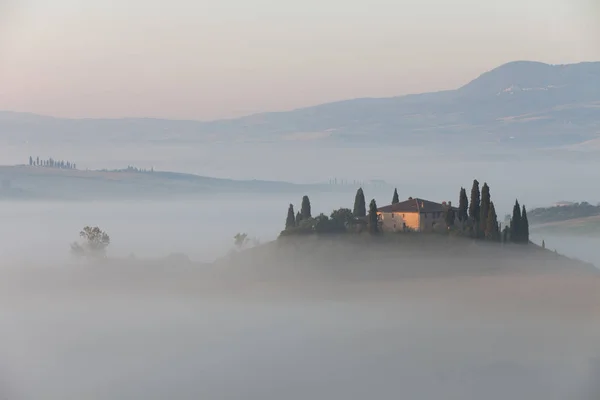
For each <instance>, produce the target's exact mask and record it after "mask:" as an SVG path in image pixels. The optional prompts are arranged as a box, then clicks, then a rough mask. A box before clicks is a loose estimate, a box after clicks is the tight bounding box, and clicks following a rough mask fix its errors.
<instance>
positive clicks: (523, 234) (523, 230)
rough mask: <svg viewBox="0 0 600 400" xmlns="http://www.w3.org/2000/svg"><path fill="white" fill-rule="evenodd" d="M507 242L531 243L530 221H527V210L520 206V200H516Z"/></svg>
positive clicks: (507, 233)
mask: <svg viewBox="0 0 600 400" xmlns="http://www.w3.org/2000/svg"><path fill="white" fill-rule="evenodd" d="M506 235H507V240H510V241H511V242H512V243H522V244H528V243H529V220H528V219H527V210H526V209H525V206H524V205H523V207H520V206H519V200H518V199H517V200H515V205H514V206H513V213H512V218H511V219H510V228H509V229H508V230H507V232H506Z"/></svg>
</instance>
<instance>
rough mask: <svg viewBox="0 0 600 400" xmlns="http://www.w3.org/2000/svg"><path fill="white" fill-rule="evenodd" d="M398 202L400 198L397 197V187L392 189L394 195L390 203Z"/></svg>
mask: <svg viewBox="0 0 600 400" xmlns="http://www.w3.org/2000/svg"><path fill="white" fill-rule="evenodd" d="M397 203H400V199H399V198H398V189H394V196H393V197H392V204H397Z"/></svg>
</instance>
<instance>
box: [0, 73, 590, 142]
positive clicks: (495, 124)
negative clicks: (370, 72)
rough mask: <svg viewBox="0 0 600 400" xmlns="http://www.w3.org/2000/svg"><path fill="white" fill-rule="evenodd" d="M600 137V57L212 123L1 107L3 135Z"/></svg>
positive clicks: (549, 139) (152, 138)
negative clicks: (436, 88) (435, 88)
mask: <svg viewBox="0 0 600 400" xmlns="http://www.w3.org/2000/svg"><path fill="white" fill-rule="evenodd" d="M599 137H600V62H583V63H578V64H567V65H549V64H544V63H540V62H532V61H515V62H510V63H507V64H504V65H502V66H499V67H497V68H495V69H493V70H491V71H488V72H485V73H483V74H482V75H480V76H479V77H477V78H476V79H474V80H473V81H471V82H469V83H468V84H466V85H464V86H462V87H460V88H458V89H455V90H448V91H441V92H433V93H423V94H413V95H406V96H399V97H389V98H361V99H352V100H344V101H339V102H334V103H326V104H321V105H317V106H312V107H305V108H301V109H296V110H292V111H285V112H268V113H262V114H255V115H250V116H246V117H242V118H236V119H228V120H217V121H209V122H199V121H185V120H164V119H150V118H147V119H136V118H131V119H60V118H51V117H42V116H38V115H34V114H26V113H12V112H0V139H8V140H30V141H57V140H66V139H68V140H71V141H73V140H75V141H84V142H88V141H91V142H94V141H99V140H106V141H117V142H118V141H131V142H140V141H160V142H186V143H194V142H206V141H215V140H219V141H239V140H242V141H267V142H270V141H274V142H277V141H292V140H312V141H328V142H333V143H372V142H373V141H378V142H379V143H381V144H413V145H418V144H423V143H435V142H446V143H452V144H454V145H457V146H460V145H461V144H463V143H471V144H476V143H491V144H500V145H508V146H513V145H518V146H519V147H530V148H531V147H532V148H544V147H555V146H567V145H576V144H579V143H582V142H586V141H590V140H595V139H598V138H599Z"/></svg>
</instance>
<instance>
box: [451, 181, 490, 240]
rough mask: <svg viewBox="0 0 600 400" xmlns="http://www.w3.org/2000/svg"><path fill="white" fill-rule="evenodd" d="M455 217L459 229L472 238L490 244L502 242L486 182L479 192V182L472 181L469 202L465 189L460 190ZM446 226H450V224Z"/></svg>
mask: <svg viewBox="0 0 600 400" xmlns="http://www.w3.org/2000/svg"><path fill="white" fill-rule="evenodd" d="M457 217H458V221H459V223H460V228H461V229H462V230H463V231H468V232H469V233H470V235H471V236H472V237H473V238H477V239H483V240H488V241H492V242H500V241H501V240H502V235H501V232H500V224H499V223H498V215H497V214H496V207H495V206H494V202H493V201H492V197H491V195H490V187H489V186H488V184H487V182H484V183H483V186H482V187H481V191H480V189H479V181H478V180H477V179H474V180H473V186H472V187H471V199H470V201H469V199H468V198H467V191H466V189H465V188H464V187H461V188H460V193H459V195H458V212H457ZM448 225H449V226H450V224H448Z"/></svg>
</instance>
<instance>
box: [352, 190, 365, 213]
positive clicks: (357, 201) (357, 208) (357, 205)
mask: <svg viewBox="0 0 600 400" xmlns="http://www.w3.org/2000/svg"><path fill="white" fill-rule="evenodd" d="M352 213H353V214H354V216H355V217H357V218H361V217H365V216H366V215H367V207H366V203H365V194H364V193H363V190H362V188H358V190H357V191H356V196H355V197H354V210H353V211H352Z"/></svg>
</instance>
